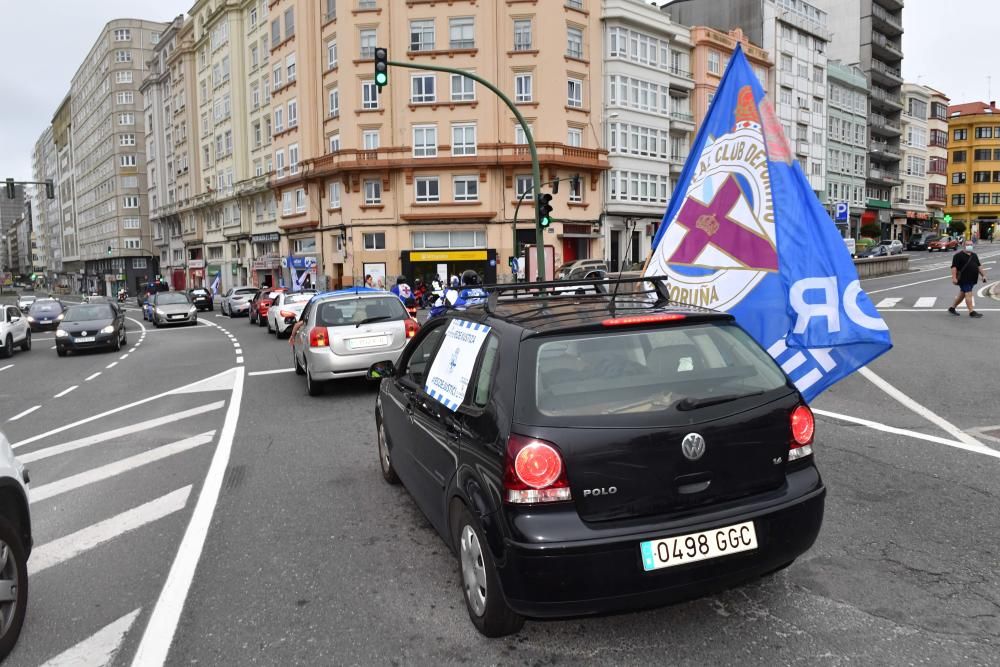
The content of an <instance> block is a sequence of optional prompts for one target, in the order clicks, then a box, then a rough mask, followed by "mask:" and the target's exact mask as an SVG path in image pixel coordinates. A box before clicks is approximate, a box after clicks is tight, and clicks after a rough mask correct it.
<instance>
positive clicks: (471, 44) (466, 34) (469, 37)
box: [448, 16, 476, 49]
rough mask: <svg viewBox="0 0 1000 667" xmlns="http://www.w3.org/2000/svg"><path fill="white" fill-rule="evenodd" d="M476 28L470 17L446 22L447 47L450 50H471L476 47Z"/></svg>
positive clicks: (461, 17)
mask: <svg viewBox="0 0 1000 667" xmlns="http://www.w3.org/2000/svg"><path fill="white" fill-rule="evenodd" d="M475 31H476V26H475V21H474V19H473V18H472V17H471V16H460V17H456V18H452V19H449V20H448V46H449V47H450V48H452V49H472V48H475V46H476V35H475Z"/></svg>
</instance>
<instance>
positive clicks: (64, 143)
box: [52, 95, 83, 292]
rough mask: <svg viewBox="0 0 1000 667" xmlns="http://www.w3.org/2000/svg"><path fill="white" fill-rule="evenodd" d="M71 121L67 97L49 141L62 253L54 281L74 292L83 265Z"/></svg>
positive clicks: (55, 118) (79, 279) (77, 286)
mask: <svg viewBox="0 0 1000 667" xmlns="http://www.w3.org/2000/svg"><path fill="white" fill-rule="evenodd" d="M71 121H72V113H71V108H70V98H69V95H67V96H66V97H65V98H63V101H62V102H61V103H60V104H59V107H58V108H57V109H56V112H55V114H54V115H53V116H52V141H53V144H54V146H55V150H56V160H57V168H56V178H55V180H54V185H55V189H56V196H57V198H58V214H57V215H58V216H59V245H60V252H61V253H62V271H61V272H60V273H59V274H58V275H57V280H58V284H60V285H65V286H66V287H67V288H68V289H70V290H72V291H74V292H77V291H79V290H80V289H81V288H82V287H83V280H82V275H83V263H82V262H81V261H80V251H79V248H78V247H77V233H76V213H75V210H74V191H73V173H74V172H73V142H72V141H71V138H72V132H71V129H70V127H71Z"/></svg>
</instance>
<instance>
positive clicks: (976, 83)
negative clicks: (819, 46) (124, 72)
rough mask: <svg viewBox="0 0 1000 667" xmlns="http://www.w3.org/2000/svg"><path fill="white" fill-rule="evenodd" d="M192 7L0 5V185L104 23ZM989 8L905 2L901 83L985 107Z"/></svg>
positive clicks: (101, 1)
mask: <svg viewBox="0 0 1000 667" xmlns="http://www.w3.org/2000/svg"><path fill="white" fill-rule="evenodd" d="M394 1H397V0H394ZM497 1H498V0H497ZM593 1H594V2H595V3H596V2H599V0H593ZM705 1H708V0H705ZM711 1H713V2H714V1H723V0H711ZM192 4H193V1H192V0H0V63H2V64H3V66H2V67H0V100H2V103H0V179H2V178H6V177H8V176H10V177H13V178H16V179H18V180H27V179H30V178H31V151H32V149H33V147H34V144H35V140H36V139H37V138H38V136H39V134H41V132H42V131H43V130H44V129H45V126H46V125H48V124H49V123H50V122H51V120H52V114H53V113H54V112H55V110H56V106H57V105H58V104H59V102H61V101H62V99H63V97H65V95H66V93H67V92H68V91H69V83H70V79H71V78H72V77H73V74H74V73H75V72H76V69H77V67H78V66H79V64H80V61H81V60H82V59H83V57H84V56H85V55H86V54H87V52H88V51H89V50H90V47H91V46H92V45H93V41H94V39H96V37H97V34H98V32H99V31H100V29H101V28H102V27H103V26H104V24H105V23H107V22H108V21H110V20H111V19H114V18H145V19H151V20H154V21H169V20H170V19H172V18H173V17H174V16H177V14H180V13H182V12H186V11H187V10H188V9H190V7H191V5H192ZM995 6H996V3H995V0H949V1H948V2H943V1H942V0H907V1H906V6H905V9H904V10H903V27H904V28H905V30H906V33H905V35H904V36H903V52H904V53H905V56H906V57H905V58H904V60H903V75H904V76H905V77H906V80H907V81H913V82H917V83H922V84H924V85H927V86H931V87H933V88H937V89H938V90H940V91H941V92H943V93H944V94H946V95H948V96H949V97H950V98H951V101H952V103H959V102H971V101H976V100H982V101H988V100H989V99H991V98H990V97H988V96H989V95H990V92H989V88H988V84H987V79H986V77H987V76H989V75H991V74H992V73H993V70H994V69H995V70H996V71H997V75H996V76H995V78H994V80H993V82H992V83H993V92H992V99H997V98H998V97H1000V92H998V91H1000V68H996V66H995V63H996V62H997V61H996V60H994V58H996V54H995V45H996V42H995V40H996V39H997V36H996V34H995V27H996V21H995V20H994V18H995V16H996V14H995Z"/></svg>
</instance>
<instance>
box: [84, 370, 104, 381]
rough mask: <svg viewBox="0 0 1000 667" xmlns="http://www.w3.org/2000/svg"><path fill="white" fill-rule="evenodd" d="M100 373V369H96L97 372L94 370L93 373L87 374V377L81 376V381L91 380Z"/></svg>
mask: <svg viewBox="0 0 1000 667" xmlns="http://www.w3.org/2000/svg"><path fill="white" fill-rule="evenodd" d="M100 374H101V371H97V372H96V373H94V374H93V375H88V376H87V377H85V378H83V381H84V382H90V381H91V380H93V379H94V378H95V377H97V376H99V375H100Z"/></svg>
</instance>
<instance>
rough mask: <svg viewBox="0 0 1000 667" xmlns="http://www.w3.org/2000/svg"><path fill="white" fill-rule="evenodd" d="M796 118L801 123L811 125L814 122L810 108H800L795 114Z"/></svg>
mask: <svg viewBox="0 0 1000 667" xmlns="http://www.w3.org/2000/svg"><path fill="white" fill-rule="evenodd" d="M795 119H796V120H797V121H798V122H800V123H805V124H806V125H809V124H810V123H811V122H812V114H811V113H810V112H809V109H799V110H798V111H797V112H796V114H795Z"/></svg>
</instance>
